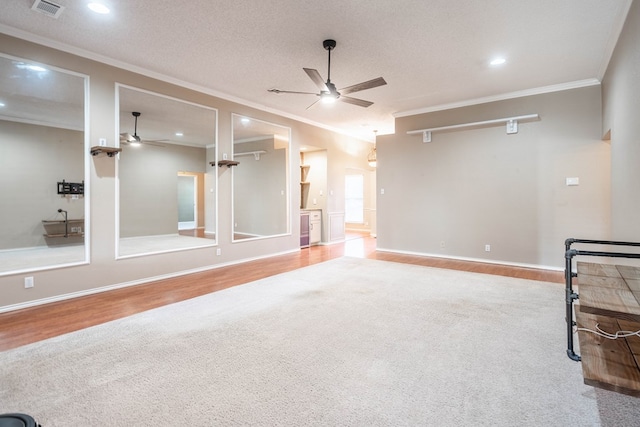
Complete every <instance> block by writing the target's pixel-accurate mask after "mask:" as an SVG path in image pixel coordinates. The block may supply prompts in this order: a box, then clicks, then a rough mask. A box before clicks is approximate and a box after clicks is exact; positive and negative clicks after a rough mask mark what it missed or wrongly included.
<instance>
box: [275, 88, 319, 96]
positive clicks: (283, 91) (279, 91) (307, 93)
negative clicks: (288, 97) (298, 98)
mask: <svg viewBox="0 0 640 427" xmlns="http://www.w3.org/2000/svg"><path fill="white" fill-rule="evenodd" d="M268 92H273V93H300V94H303V95H317V93H314V92H297V91H295V90H280V89H269V90H268Z"/></svg>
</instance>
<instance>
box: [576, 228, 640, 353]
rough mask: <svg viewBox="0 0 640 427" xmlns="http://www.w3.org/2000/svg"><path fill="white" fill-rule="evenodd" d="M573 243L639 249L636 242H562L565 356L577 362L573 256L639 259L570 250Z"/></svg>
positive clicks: (585, 240)
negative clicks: (563, 249) (574, 343)
mask: <svg viewBox="0 0 640 427" xmlns="http://www.w3.org/2000/svg"><path fill="white" fill-rule="evenodd" d="M574 243H587V244H597V245H612V246H635V247H640V243H638V242H620V241H613V240H589V239H573V238H571V239H567V240H565V242H564V247H565V252H564V259H565V267H564V279H565V303H566V309H567V313H566V322H567V356H569V358H570V359H571V360H575V361H576V362H579V361H580V360H581V358H580V355H578V354H576V353H575V352H574V350H573V327H574V326H575V324H576V323H575V321H574V320H573V303H574V302H575V300H577V299H579V295H578V294H577V293H575V292H574V291H573V283H572V282H573V278H574V277H577V276H578V274H577V273H573V271H572V261H573V258H574V257H575V256H578V255H581V256H582V255H583V256H602V257H612V258H640V253H624V252H604V251H585V250H579V249H571V245H572V244H574Z"/></svg>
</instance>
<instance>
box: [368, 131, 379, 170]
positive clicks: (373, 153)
mask: <svg viewBox="0 0 640 427" xmlns="http://www.w3.org/2000/svg"><path fill="white" fill-rule="evenodd" d="M373 133H374V134H375V135H376V137H377V135H378V131H377V130H374V131H373ZM367 162H369V166H371V167H372V168H375V167H376V165H377V163H378V162H377V157H376V141H375V140H374V141H373V148H372V149H371V151H369V155H368V156H367Z"/></svg>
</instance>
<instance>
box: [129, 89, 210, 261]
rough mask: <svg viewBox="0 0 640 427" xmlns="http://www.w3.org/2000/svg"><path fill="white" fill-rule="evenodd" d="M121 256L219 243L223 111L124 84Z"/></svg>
mask: <svg viewBox="0 0 640 427" xmlns="http://www.w3.org/2000/svg"><path fill="white" fill-rule="evenodd" d="M118 99H119V101H118V102H119V134H120V135H119V137H120V147H121V148H122V152H121V153H120V155H119V160H118V182H119V241H118V256H119V257H127V256H137V255H142V254H151V253H158V252H168V251H175V250H184V249H192V248H197V247H203V246H212V245H215V244H216V233H217V218H216V201H217V173H216V169H215V167H214V166H212V165H211V163H212V162H213V163H215V161H216V151H217V150H216V137H217V136H216V135H217V111H216V110H215V109H213V108H210V107H205V106H202V105H197V104H193V103H190V102H186V101H183V100H179V99H175V98H170V97H167V96H163V95H161V94H156V93H151V92H146V91H143V90H139V89H136V88H132V87H127V86H123V85H119V86H118Z"/></svg>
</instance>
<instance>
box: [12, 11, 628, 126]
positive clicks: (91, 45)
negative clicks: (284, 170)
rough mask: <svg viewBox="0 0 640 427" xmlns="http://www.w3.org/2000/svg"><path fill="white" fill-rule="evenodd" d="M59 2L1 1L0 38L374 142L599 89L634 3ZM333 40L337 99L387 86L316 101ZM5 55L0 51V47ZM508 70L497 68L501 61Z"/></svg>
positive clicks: (332, 63)
mask: <svg viewBox="0 0 640 427" xmlns="http://www.w3.org/2000/svg"><path fill="white" fill-rule="evenodd" d="M103 2H104V3H105V4H107V5H108V6H109V7H110V8H111V14H109V15H96V14H95V13H93V12H91V11H90V10H89V9H88V8H87V7H86V3H87V1H86V0H58V1H56V3H58V4H60V5H62V6H64V7H65V10H64V11H63V13H62V14H61V15H60V17H59V18H58V19H53V18H51V17H48V16H46V15H44V14H41V13H37V12H35V11H32V10H31V5H32V4H33V0H14V1H4V2H3V5H2V14H1V15H0V32H3V33H6V34H10V35H14V36H18V37H22V38H26V39H29V40H32V41H35V42H39V43H43V44H46V45H49V46H52V47H56V48H61V49H63V50H66V51H69V52H72V53H78V54H81V55H83V56H87V57H90V58H93V59H98V60H101V61H104V62H107V63H111V64H114V65H118V66H121V67H124V68H128V69H131V70H134V71H141V72H145V73H147V74H150V75H152V76H154V77H161V78H165V79H167V80H170V81H173V82H178V83H181V84H184V85H186V86H189V87H193V88H197V89H200V90H203V91H206V92H208V93H211V94H214V95H217V96H222V97H224V98H227V99H230V100H233V101H239V102H242V103H245V104H248V105H251V106H255V107H258V108H262V109H266V110H269V111H274V112H278V113H280V114H284V115H286V116H289V117H293V118H297V119H301V120H304V121H307V122H311V123H315V124H320V125H323V126H326V127H330V128H332V129H337V130H340V131H342V132H345V133H349V134H353V135H358V136H361V137H364V138H367V139H371V138H372V136H373V131H374V130H378V131H379V134H383V133H390V132H393V117H394V115H402V114H403V113H404V114H406V113H407V112H416V111H428V110H430V109H436V108H440V107H442V106H452V105H464V104H468V103H473V102H475V101H477V100H482V99H487V100H488V99H499V98H501V97H509V96H512V95H513V94H514V93H523V92H525V93H530V92H535V91H538V90H546V89H541V88H548V87H550V86H553V87H556V86H557V87H564V86H567V87H570V86H576V85H581V84H589V83H593V82H595V81H597V80H599V79H601V77H602V74H603V72H604V70H605V67H606V65H607V62H608V60H609V57H610V55H611V51H612V49H613V46H614V45H615V42H616V40H617V37H618V34H619V31H620V29H621V27H622V24H623V22H624V18H625V17H626V14H627V12H628V10H629V6H630V4H631V0H619V1H618V0H616V1H614V0H562V1H557V0H535V1H532V0H483V1H474V0H395V1H390V0H386V1H383V0H324V1H322V2H320V1H315V2H312V1H300V0H239V1H235V2H230V1H217V0H189V1H188V2H186V1H175V0H173V1H166V0H135V1H126V2H125V1H115V0H103ZM327 38H332V39H335V40H336V41H337V47H336V49H335V50H334V51H333V52H332V55H331V60H332V62H331V80H332V82H334V83H335V84H336V86H337V87H338V88H341V87H346V86H350V85H353V84H356V83H360V82H362V81H366V80H370V79H373V78H376V77H380V76H382V77H384V79H385V80H386V81H387V85H386V86H381V87H378V88H374V89H369V90H366V91H362V92H357V93H354V94H352V95H351V96H354V97H357V98H361V99H365V100H368V101H372V102H374V104H373V105H372V106H371V107H369V108H362V107H358V106H354V105H350V104H346V103H336V104H333V105H320V104H317V105H315V106H314V107H313V108H310V109H308V110H307V107H308V106H309V105H310V104H312V103H313V102H314V101H315V100H316V97H315V96H314V95H294V94H274V93H270V92H268V91H267V90H268V89H271V88H278V89H285V90H294V91H305V92H315V91H316V87H315V85H314V84H313V82H312V81H311V80H310V79H309V77H308V76H307V75H306V74H305V73H304V71H303V70H302V69H303V67H306V68H315V69H317V70H318V71H319V72H320V74H321V75H322V77H323V78H324V79H326V77H327V52H326V51H325V50H324V49H323V47H322V41H323V40H324V39H327ZM0 51H1V48H0ZM498 55H501V56H504V57H506V59H507V63H506V64H504V65H503V66H500V67H491V66H489V64H488V62H489V61H490V60H491V59H492V58H493V57H495V56H498Z"/></svg>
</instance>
